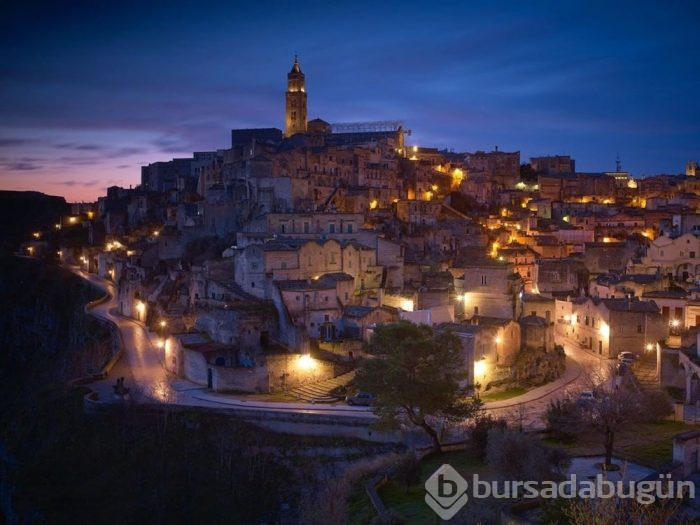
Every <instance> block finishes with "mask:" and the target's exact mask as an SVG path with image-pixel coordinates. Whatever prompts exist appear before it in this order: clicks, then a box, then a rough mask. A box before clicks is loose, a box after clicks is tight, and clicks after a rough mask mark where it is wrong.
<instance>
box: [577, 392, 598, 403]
mask: <svg viewBox="0 0 700 525" xmlns="http://www.w3.org/2000/svg"><path fill="white" fill-rule="evenodd" d="M578 400H579V401H594V400H595V394H594V393H593V390H584V391H583V392H580V393H579V395H578Z"/></svg>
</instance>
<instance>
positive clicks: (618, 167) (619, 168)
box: [615, 153, 622, 173]
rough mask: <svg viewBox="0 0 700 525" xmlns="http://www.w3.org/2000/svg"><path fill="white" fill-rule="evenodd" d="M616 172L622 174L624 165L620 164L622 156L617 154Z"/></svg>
mask: <svg viewBox="0 0 700 525" xmlns="http://www.w3.org/2000/svg"><path fill="white" fill-rule="evenodd" d="M615 171H616V172H617V173H620V172H621V171H622V164H621V163H620V154H619V153H618V154H617V158H616V159H615Z"/></svg>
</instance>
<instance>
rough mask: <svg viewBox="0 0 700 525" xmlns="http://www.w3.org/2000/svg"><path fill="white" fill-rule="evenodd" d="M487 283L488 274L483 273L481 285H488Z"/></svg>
mask: <svg viewBox="0 0 700 525" xmlns="http://www.w3.org/2000/svg"><path fill="white" fill-rule="evenodd" d="M486 284H487V280H486V276H485V275H482V276H481V286H486Z"/></svg>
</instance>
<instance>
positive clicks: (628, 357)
mask: <svg viewBox="0 0 700 525" xmlns="http://www.w3.org/2000/svg"><path fill="white" fill-rule="evenodd" d="M617 359H618V360H619V361H620V362H622V363H626V364H632V363H634V362H635V361H636V360H637V354H634V353H632V352H620V353H619V354H617Z"/></svg>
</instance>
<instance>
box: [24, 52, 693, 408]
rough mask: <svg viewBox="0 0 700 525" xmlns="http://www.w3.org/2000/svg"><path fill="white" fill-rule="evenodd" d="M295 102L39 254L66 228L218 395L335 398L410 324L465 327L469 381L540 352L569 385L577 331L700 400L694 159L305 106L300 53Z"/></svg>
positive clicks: (77, 222) (543, 367) (589, 347)
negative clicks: (316, 111) (509, 139)
mask: <svg viewBox="0 0 700 525" xmlns="http://www.w3.org/2000/svg"><path fill="white" fill-rule="evenodd" d="M285 104H286V111H285V115H284V117H285V118H284V124H285V126H284V128H285V129H284V130H281V129H276V128H256V129H234V130H232V131H231V146H230V148H227V149H223V150H217V151H204V152H194V153H193V154H192V156H191V157H188V158H175V159H172V160H169V161H158V162H153V163H151V164H149V165H147V166H143V167H142V168H141V184H140V185H139V186H137V187H135V188H121V187H116V186H115V187H110V188H108V190H107V194H106V195H105V196H102V197H100V198H99V199H98V200H97V202H95V203H79V204H74V205H73V209H72V214H71V215H68V216H65V217H63V218H62V219H61V221H60V222H59V223H56V224H55V225H52V226H53V227H52V228H47V229H46V230H45V231H37V232H35V233H34V237H33V238H32V239H31V240H30V241H28V242H26V243H25V244H24V245H23V246H22V249H21V250H22V252H23V254H24V255H28V256H39V255H45V254H47V253H46V252H47V251H48V250H49V249H50V246H51V243H49V242H48V238H49V237H51V238H56V236H58V237H57V238H58V239H59V243H60V244H59V249H58V250H57V251H56V253H55V254H53V253H52V254H48V255H52V256H53V255H55V256H56V257H57V258H58V259H60V261H61V262H63V263H66V264H69V265H77V266H79V267H80V268H81V270H83V271H85V272H89V273H91V274H94V275H96V276H97V277H99V278H102V279H105V280H108V281H110V282H112V283H113V284H114V286H115V287H116V290H117V294H118V297H117V298H116V301H117V304H118V314H120V315H121V316H125V317H127V318H132V319H135V320H137V321H141V322H143V323H145V324H146V325H147V326H148V327H150V329H151V330H152V331H153V333H154V334H157V337H158V343H157V344H158V346H159V348H160V349H161V351H162V361H163V363H164V366H165V367H166V368H167V370H168V371H169V372H170V373H171V374H172V375H173V376H177V377H180V378H184V379H187V380H189V381H191V382H194V383H196V384H199V385H203V386H206V387H207V388H209V389H211V390H213V391H215V392H236V393H239V394H241V393H243V394H245V393H249V394H269V393H275V392H289V391H293V392H296V395H297V397H298V398H299V399H305V400H307V401H319V402H321V401H323V399H325V398H327V396H328V394H329V392H328V391H323V389H322V388H321V389H314V388H313V385H314V384H330V385H333V386H338V385H339V384H343V381H342V380H341V381H336V382H331V383H329V380H333V379H334V378H338V377H341V378H343V377H344V378H345V379H346V381H345V382H347V381H350V380H351V378H352V371H353V369H354V367H355V362H356V361H357V360H358V359H360V358H361V357H362V356H363V343H365V342H367V341H368V340H369V339H370V337H371V335H372V333H373V331H374V330H375V329H376V327H377V326H379V325H382V324H385V323H390V322H393V321H397V320H407V321H411V322H413V323H416V324H426V325H429V326H432V327H434V328H435V329H436V330H438V331H451V332H454V333H456V334H457V335H458V336H459V338H460V341H461V343H462V346H463V356H464V362H463V365H464V370H465V371H466V372H467V377H466V380H465V381H464V386H465V388H470V387H471V388H473V389H476V390H478V391H481V392H488V391H489V390H491V389H494V390H496V391H497V390H498V389H499V387H501V388H502V387H503V386H504V385H505V386H508V385H512V384H513V381H515V379H516V376H518V377H520V379H522V378H523V373H524V372H523V370H521V369H519V368H518V367H517V366H514V365H515V364H516V363H522V362H526V363H527V362H529V361H532V359H529V360H528V358H527V356H528V355H531V356H538V358H537V360H536V361H537V363H538V364H537V365H536V366H535V367H534V369H533V367H532V366H530V371H529V372H528V373H526V374H525V376H526V377H525V378H526V379H532V378H533V377H539V379H540V381H544V380H545V378H547V379H548V380H552V379H554V378H556V377H557V376H558V375H559V374H560V373H561V370H562V369H563V367H564V364H563V363H562V362H556V361H557V359H556V358H555V357H554V356H556V355H559V356H560V357H561V359H559V361H561V360H563V352H562V351H559V352H558V351H557V349H559V348H564V347H566V346H567V345H569V346H570V347H575V348H577V349H578V350H583V351H585V352H588V353H590V354H591V355H593V356H596V357H598V358H600V359H601V360H606V359H615V358H616V357H617V356H618V355H619V354H621V353H622V352H631V353H633V354H635V355H638V356H642V355H644V354H650V353H653V354H655V355H658V356H659V359H658V362H657V366H658V369H659V373H657V374H656V377H658V378H659V380H660V381H663V382H664V385H665V386H673V387H677V388H679V389H682V390H683V392H684V399H685V401H686V403H694V402H695V401H696V400H697V399H698V396H699V395H700V388H699V386H698V385H699V384H700V379H699V378H700V364H698V363H699V362H700V361H699V358H698V355H700V346H698V345H697V344H696V339H695V334H696V333H697V326H698V325H699V324H700V285H699V284H698V283H700V237H698V233H700V213H698V211H697V210H698V208H699V207H700V176H698V175H700V173H698V172H699V171H700V170H698V165H697V163H695V162H688V163H687V165H686V167H685V174H684V175H657V176H650V177H646V178H643V179H635V178H633V177H632V176H631V174H630V173H628V172H625V171H624V170H623V169H622V166H621V163H620V161H619V160H617V161H616V162H614V165H615V169H613V170H611V171H610V172H605V173H588V172H580V171H577V169H576V163H575V160H574V158H572V157H570V156H569V155H548V156H541V157H533V158H530V159H523V158H521V156H520V152H518V151H511V152H507V151H501V150H499V148H498V147H495V148H494V150H493V151H488V152H485V151H474V152H455V151H452V150H441V149H438V148H434V147H425V146H421V145H417V144H413V143H412V142H411V131H410V130H408V129H406V128H405V127H404V124H403V123H401V122H368V123H353V124H330V123H328V122H326V121H324V120H322V119H320V118H315V119H312V120H307V111H308V110H307V92H306V84H305V76H304V73H303V72H302V69H301V65H300V63H299V61H298V59H296V58H295V60H294V63H293V65H292V68H291V70H290V71H289V73H288V74H287V91H286V93H285ZM311 107H313V105H312V106H311ZM71 232H82V233H83V234H85V235H86V236H84V237H81V236H80V235H77V236H76V235H75V234H71ZM83 238H87V239H88V241H87V243H85V242H83V241H79V240H76V239H83ZM305 385H307V386H308V387H309V388H304V386H305Z"/></svg>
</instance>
